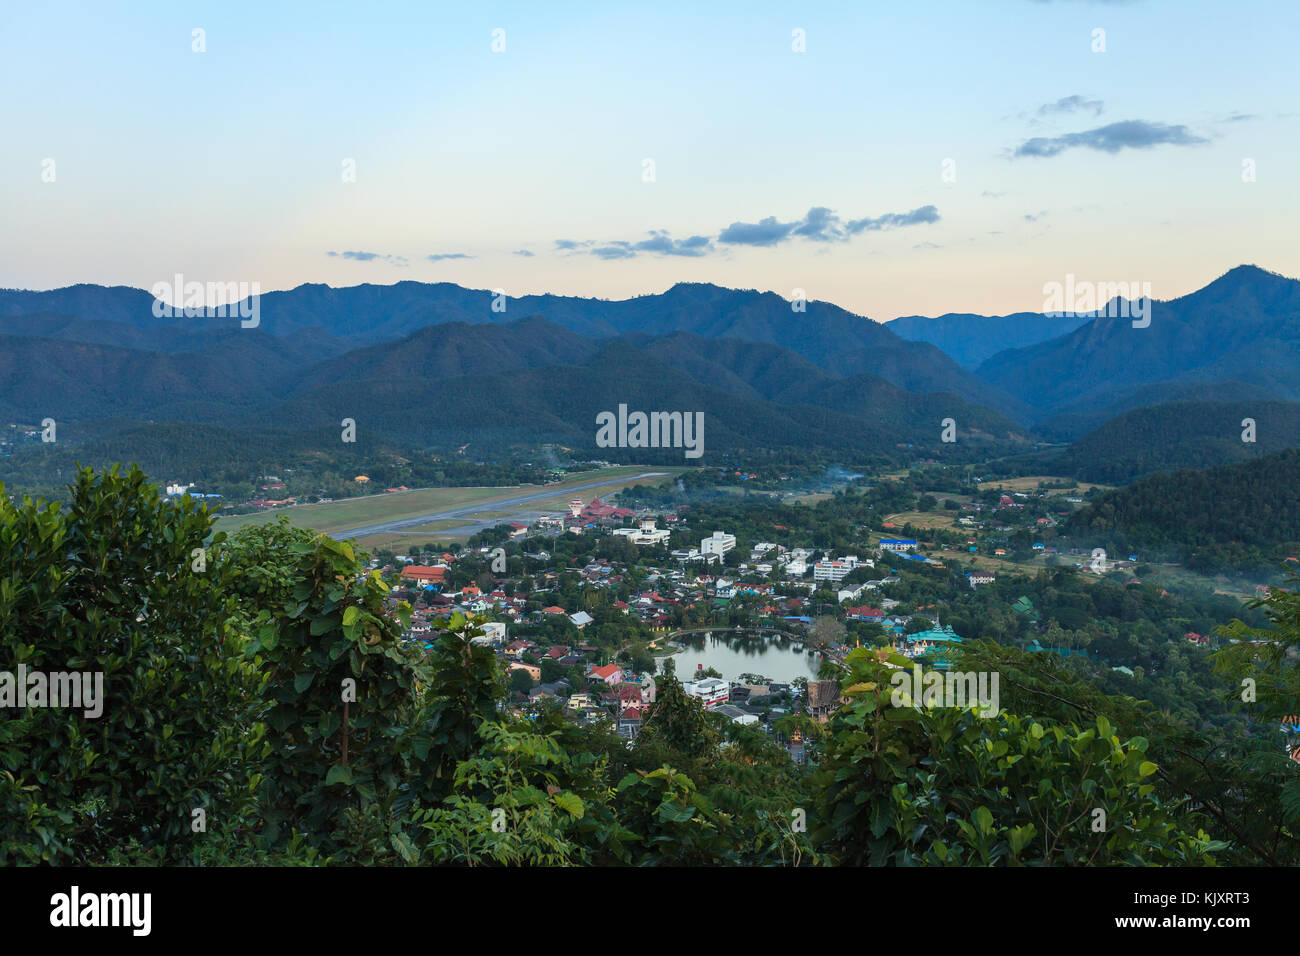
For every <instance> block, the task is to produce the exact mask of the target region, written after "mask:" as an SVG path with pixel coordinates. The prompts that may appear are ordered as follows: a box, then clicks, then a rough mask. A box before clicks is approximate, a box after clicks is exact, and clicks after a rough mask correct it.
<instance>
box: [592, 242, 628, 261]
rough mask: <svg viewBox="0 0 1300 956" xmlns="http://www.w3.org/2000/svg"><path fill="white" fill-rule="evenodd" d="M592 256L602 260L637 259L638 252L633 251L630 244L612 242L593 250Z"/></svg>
mask: <svg viewBox="0 0 1300 956" xmlns="http://www.w3.org/2000/svg"><path fill="white" fill-rule="evenodd" d="M591 254H592V255H593V256H596V257H598V258H600V259H635V258H636V252H634V251H633V249H632V244H631V243H630V242H611V243H608V244H607V245H603V246H597V247H596V248H595V249H592V250H591Z"/></svg>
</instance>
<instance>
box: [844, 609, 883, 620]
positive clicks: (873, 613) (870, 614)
mask: <svg viewBox="0 0 1300 956" xmlns="http://www.w3.org/2000/svg"><path fill="white" fill-rule="evenodd" d="M845 617H847V618H848V619H849V620H850V621H870V622H872V623H873V624H879V623H880V622H881V621H883V620H884V619H885V612H884V611H882V610H881V609H880V608H878V607H870V606H868V605H866V604H863V605H862V606H860V607H851V608H847V609H846V611H845Z"/></svg>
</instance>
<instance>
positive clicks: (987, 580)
mask: <svg viewBox="0 0 1300 956" xmlns="http://www.w3.org/2000/svg"><path fill="white" fill-rule="evenodd" d="M996 580H997V576H996V575H994V574H990V573H989V572H988V571H972V572H970V574H968V575H966V583H967V584H969V585H970V586H971V589H972V590H974V589H975V588H977V587H979V586H980V585H981V584H992V583H993V582H994V581H996Z"/></svg>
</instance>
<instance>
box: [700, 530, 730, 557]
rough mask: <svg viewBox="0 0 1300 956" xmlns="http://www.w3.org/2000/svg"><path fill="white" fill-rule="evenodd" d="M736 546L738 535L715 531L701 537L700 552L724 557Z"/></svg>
mask: <svg viewBox="0 0 1300 956" xmlns="http://www.w3.org/2000/svg"><path fill="white" fill-rule="evenodd" d="M735 546H736V536H735V535H734V534H727V533H726V532H725V531H715V532H713V534H712V535H710V536H709V537H707V538H701V539H700V554H703V555H705V556H708V555H712V554H716V555H717V556H718V557H722V556H723V555H724V554H726V553H727V552H728V551H730V550H731V549H732V548H734V547H735Z"/></svg>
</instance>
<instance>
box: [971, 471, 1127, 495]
mask: <svg viewBox="0 0 1300 956" xmlns="http://www.w3.org/2000/svg"><path fill="white" fill-rule="evenodd" d="M1040 481H1049V482H1065V481H1074V479H1073V478H1058V477H1053V476H1052V475H1031V476H1029V477H1025V478H1003V479H1001V480H999V481H981V482H980V483H979V485H978V487H979V489H980V491H983V490H985V489H986V488H1001V489H1002V490H1003V491H1006V492H1007V493H1008V494H1010V493H1011V492H1015V491H1023V492H1031V491H1037V490H1038V483H1039V482H1040ZM1113 487H1114V486H1113V485H1098V484H1094V483H1093V482H1091V481H1074V487H1073V488H1048V489H1046V490H1047V493H1048V494H1049V495H1069V494H1084V493H1085V492H1088V491H1091V490H1092V489H1094V488H1100V489H1102V490H1103V491H1105V490H1108V489H1110V488H1113Z"/></svg>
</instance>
